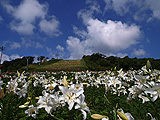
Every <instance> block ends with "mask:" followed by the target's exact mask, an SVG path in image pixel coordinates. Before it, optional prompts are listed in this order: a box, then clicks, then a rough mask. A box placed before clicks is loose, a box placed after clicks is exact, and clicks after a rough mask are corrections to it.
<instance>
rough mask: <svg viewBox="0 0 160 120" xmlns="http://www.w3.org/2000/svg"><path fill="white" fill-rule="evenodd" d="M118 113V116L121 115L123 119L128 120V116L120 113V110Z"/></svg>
mask: <svg viewBox="0 0 160 120" xmlns="http://www.w3.org/2000/svg"><path fill="white" fill-rule="evenodd" d="M117 113H118V115H119V116H120V117H121V118H122V119H124V120H128V118H127V116H126V115H125V114H124V113H122V112H120V111H118V110H117Z"/></svg>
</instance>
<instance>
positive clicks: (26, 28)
mask: <svg viewBox="0 0 160 120" xmlns="http://www.w3.org/2000/svg"><path fill="white" fill-rule="evenodd" d="M10 25H11V30H15V31H16V32H18V33H19V34H25V35H32V34H33V33H34V32H33V29H34V28H35V26H34V25H33V24H31V23H16V22H15V21H14V22H11V23H10Z"/></svg>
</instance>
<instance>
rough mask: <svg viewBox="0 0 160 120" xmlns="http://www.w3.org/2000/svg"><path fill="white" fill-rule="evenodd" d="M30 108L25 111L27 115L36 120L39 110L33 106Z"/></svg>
mask: <svg viewBox="0 0 160 120" xmlns="http://www.w3.org/2000/svg"><path fill="white" fill-rule="evenodd" d="M28 107H29V108H28V109H27V110H26V111H25V113H26V114H28V116H31V117H33V118H36V114H37V113H38V112H37V108H36V107H34V106H33V105H30V106H28Z"/></svg>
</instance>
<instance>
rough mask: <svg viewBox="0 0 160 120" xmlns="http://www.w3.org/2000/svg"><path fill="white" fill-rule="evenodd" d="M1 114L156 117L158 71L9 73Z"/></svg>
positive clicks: (57, 119) (113, 119) (1, 82)
mask: <svg viewBox="0 0 160 120" xmlns="http://www.w3.org/2000/svg"><path fill="white" fill-rule="evenodd" d="M0 91H1V92H0V120H17V119H20V120H31V119H38V120H44V119H52V120H82V119H86V120H92V119H102V120H158V119H160V99H159V97H160V71H159V70H151V69H149V68H148V67H146V66H143V67H142V68H141V69H139V70H137V71H136V70H129V71H123V69H120V70H116V68H115V69H114V70H109V71H100V72H95V71H82V72H64V71H61V72H58V73H56V72H34V73H33V72H30V73H29V72H22V73H19V72H18V71H17V73H9V72H7V73H5V74H2V75H1V78H0Z"/></svg>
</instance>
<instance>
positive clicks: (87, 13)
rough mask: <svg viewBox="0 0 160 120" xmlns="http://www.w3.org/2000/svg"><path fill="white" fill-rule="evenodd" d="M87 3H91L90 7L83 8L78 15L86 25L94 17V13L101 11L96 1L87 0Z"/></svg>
mask: <svg viewBox="0 0 160 120" xmlns="http://www.w3.org/2000/svg"><path fill="white" fill-rule="evenodd" d="M86 4H88V5H89V8H88V9H81V10H80V11H79V12H78V13H77V16H78V18H81V19H82V20H83V23H84V24H85V25H86V24H88V21H89V20H90V19H91V18H92V17H93V14H94V13H101V10H100V6H99V4H98V3H97V2H96V1H91V0H87V1H86Z"/></svg>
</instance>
